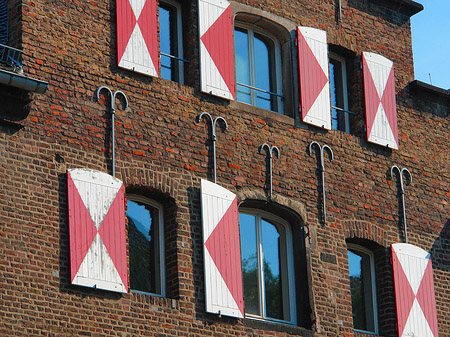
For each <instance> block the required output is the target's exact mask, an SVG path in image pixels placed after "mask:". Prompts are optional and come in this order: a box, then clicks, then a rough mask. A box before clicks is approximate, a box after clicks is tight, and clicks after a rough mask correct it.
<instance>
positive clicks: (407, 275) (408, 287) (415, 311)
mask: <svg viewBox="0 0 450 337" xmlns="http://www.w3.org/2000/svg"><path fill="white" fill-rule="evenodd" d="M391 251H392V268H393V273H394V288H395V303H396V309H397V326H398V336H399V337H402V336H421V337H437V336H438V329H437V319H436V304H435V298H434V287H433V269H432V267H431V257H430V254H428V253H427V252H426V251H424V250H423V249H421V248H419V247H416V246H413V245H410V244H407V243H396V244H393V245H392V246H391Z"/></svg>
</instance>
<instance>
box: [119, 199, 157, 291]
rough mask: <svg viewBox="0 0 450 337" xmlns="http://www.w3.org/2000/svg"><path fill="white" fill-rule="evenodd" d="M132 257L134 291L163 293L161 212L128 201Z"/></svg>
mask: <svg viewBox="0 0 450 337" xmlns="http://www.w3.org/2000/svg"><path fill="white" fill-rule="evenodd" d="M127 218H128V239H129V251H130V254H129V258H130V288H131V289H133V290H139V291H144V292H149V293H155V294H159V293H160V291H161V284H160V283H161V282H160V274H159V270H160V265H159V254H160V249H159V210H158V209H157V208H155V207H152V206H150V205H147V204H144V203H141V202H136V201H132V200H128V201H127Z"/></svg>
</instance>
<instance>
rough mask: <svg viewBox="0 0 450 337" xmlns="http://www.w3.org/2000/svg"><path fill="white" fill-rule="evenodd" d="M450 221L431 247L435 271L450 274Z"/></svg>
mask: <svg viewBox="0 0 450 337" xmlns="http://www.w3.org/2000/svg"><path fill="white" fill-rule="evenodd" d="M449 253H450V219H448V220H447V222H446V223H445V225H444V227H443V228H442V230H441V232H440V233H439V236H438V237H437V239H436V240H435V241H434V243H433V246H432V247H431V250H430V254H431V259H432V261H433V269H437V270H440V271H444V272H450V258H449Z"/></svg>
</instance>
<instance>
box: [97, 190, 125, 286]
mask: <svg viewBox="0 0 450 337" xmlns="http://www.w3.org/2000/svg"><path fill="white" fill-rule="evenodd" d="M98 232H99V234H100V236H101V238H102V241H103V243H104V244H105V247H106V249H107V250H108V253H109V256H110V257H111V260H112V261H113V263H114V266H115V267H116V269H117V272H118V273H119V275H120V278H121V279H122V282H123V284H124V286H125V289H127V288H128V274H127V258H126V238H125V205H124V188H123V185H122V186H121V187H120V190H119V191H118V192H117V195H116V197H115V199H114V201H113V203H112V204H111V207H110V208H109V210H108V213H107V214H106V216H105V219H104V220H103V222H102V224H101V225H100V229H99V230H98Z"/></svg>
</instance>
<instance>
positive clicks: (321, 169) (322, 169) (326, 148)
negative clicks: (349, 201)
mask: <svg viewBox="0 0 450 337" xmlns="http://www.w3.org/2000/svg"><path fill="white" fill-rule="evenodd" d="M314 145H316V146H317V148H318V149H319V155H320V165H319V172H320V174H321V180H322V201H323V224H324V225H325V224H326V223H327V199H326V197H325V160H324V152H325V151H328V153H329V155H330V162H332V161H333V160H334V154H333V150H332V149H331V147H329V146H328V145H323V146H321V145H320V144H319V143H318V142H316V141H312V142H311V144H309V155H311V154H312V149H313V146H314Z"/></svg>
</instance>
